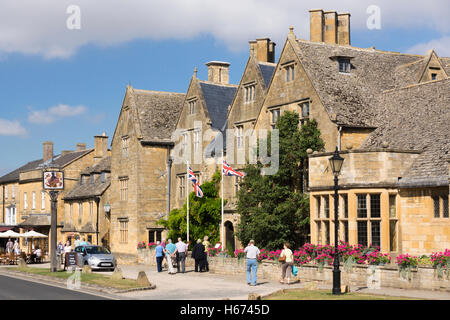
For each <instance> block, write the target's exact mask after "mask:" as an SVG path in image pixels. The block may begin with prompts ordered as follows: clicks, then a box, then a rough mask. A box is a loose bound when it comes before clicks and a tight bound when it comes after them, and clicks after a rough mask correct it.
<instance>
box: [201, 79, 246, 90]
mask: <svg viewBox="0 0 450 320" xmlns="http://www.w3.org/2000/svg"><path fill="white" fill-rule="evenodd" d="M198 82H200V83H205V84H211V85H215V86H220V87H229V88H238V87H239V85H238V84H231V83H230V84H225V83H217V82H213V81H208V80H198Z"/></svg>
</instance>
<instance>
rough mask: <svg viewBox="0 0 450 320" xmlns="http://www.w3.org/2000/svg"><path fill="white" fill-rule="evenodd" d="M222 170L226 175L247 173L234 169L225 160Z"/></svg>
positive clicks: (239, 175) (237, 175) (240, 175)
mask: <svg viewBox="0 0 450 320" xmlns="http://www.w3.org/2000/svg"><path fill="white" fill-rule="evenodd" d="M222 170H223V175H225V176H236V177H243V176H244V175H245V174H244V173H243V172H240V171H236V170H234V169H233V168H232V167H231V166H229V165H228V163H227V162H226V161H225V160H223V164H222Z"/></svg>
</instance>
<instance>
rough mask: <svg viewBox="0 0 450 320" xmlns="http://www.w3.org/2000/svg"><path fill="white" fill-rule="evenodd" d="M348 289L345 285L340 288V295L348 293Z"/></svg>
mask: <svg viewBox="0 0 450 320" xmlns="http://www.w3.org/2000/svg"><path fill="white" fill-rule="evenodd" d="M349 292H350V287H349V286H347V285H344V286H341V293H349Z"/></svg>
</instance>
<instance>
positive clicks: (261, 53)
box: [248, 38, 276, 63]
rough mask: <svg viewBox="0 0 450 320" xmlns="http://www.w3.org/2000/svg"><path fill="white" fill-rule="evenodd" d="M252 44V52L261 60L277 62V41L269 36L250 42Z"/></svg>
mask: <svg viewBox="0 0 450 320" xmlns="http://www.w3.org/2000/svg"><path fill="white" fill-rule="evenodd" d="M248 43H249V44H250V54H253V55H254V56H255V57H256V60H258V61H261V62H271V63H274V62H275V46H276V44H275V42H272V41H270V39H269V38H260V39H256V40H253V41H249V42H248Z"/></svg>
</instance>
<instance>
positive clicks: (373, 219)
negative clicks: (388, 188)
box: [356, 192, 382, 249]
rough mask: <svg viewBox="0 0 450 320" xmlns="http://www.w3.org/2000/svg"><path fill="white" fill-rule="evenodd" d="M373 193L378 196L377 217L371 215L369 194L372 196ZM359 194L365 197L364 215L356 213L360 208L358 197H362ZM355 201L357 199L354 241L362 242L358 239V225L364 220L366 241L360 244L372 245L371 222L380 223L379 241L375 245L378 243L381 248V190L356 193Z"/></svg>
mask: <svg viewBox="0 0 450 320" xmlns="http://www.w3.org/2000/svg"><path fill="white" fill-rule="evenodd" d="M373 195H377V196H379V197H380V216H379V217H372V210H371V209H372V208H371V205H372V201H371V196H373ZM360 196H364V199H365V204H366V207H365V210H366V216H365V217H361V216H359V215H358V210H359V209H360V205H359V199H363V198H360ZM356 201H357V203H356V210H357V215H356V226H357V228H356V235H357V239H356V240H357V241H356V242H357V243H358V244H362V243H361V242H360V241H359V227H358V226H359V224H360V223H363V222H366V236H365V237H366V240H367V241H366V243H365V244H362V245H364V246H368V245H369V244H370V245H374V243H373V240H374V236H375V235H374V234H373V232H372V230H373V224H379V225H380V227H379V235H378V240H379V243H377V244H376V245H378V246H379V247H380V249H381V239H382V232H381V222H382V218H381V192H370V193H369V192H367V193H356Z"/></svg>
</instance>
